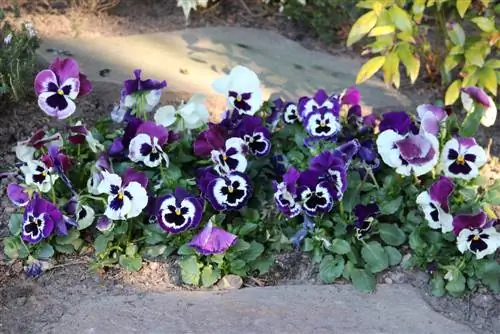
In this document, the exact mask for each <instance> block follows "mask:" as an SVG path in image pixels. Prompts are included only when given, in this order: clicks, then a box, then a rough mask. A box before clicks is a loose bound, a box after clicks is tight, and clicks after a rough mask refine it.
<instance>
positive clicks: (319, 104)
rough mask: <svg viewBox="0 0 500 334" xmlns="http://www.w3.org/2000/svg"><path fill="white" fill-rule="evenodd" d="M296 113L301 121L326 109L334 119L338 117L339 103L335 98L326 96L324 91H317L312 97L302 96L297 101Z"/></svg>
mask: <svg viewBox="0 0 500 334" xmlns="http://www.w3.org/2000/svg"><path fill="white" fill-rule="evenodd" d="M297 108H298V111H299V114H300V117H301V118H302V119H304V120H305V119H306V118H307V117H308V116H309V114H311V113H313V112H316V111H318V110H320V109H326V110H328V111H330V112H331V113H333V115H334V116H335V118H337V117H338V116H339V111H340V102H339V99H338V97H336V96H331V97H330V96H328V94H327V93H326V91H325V90H324V89H319V90H318V91H317V92H316V93H315V94H314V96H312V97H310V96H303V97H301V98H300V99H299V104H298V107H297Z"/></svg>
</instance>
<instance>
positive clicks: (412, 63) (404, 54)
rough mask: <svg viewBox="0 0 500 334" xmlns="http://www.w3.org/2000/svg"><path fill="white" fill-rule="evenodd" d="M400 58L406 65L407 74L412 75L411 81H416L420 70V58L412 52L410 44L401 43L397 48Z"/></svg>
mask: <svg viewBox="0 0 500 334" xmlns="http://www.w3.org/2000/svg"><path fill="white" fill-rule="evenodd" d="M397 52H398V56H399V59H401V61H402V62H403V64H404V65H405V67H406V74H407V75H408V76H409V77H410V81H411V83H412V84H413V83H415V80H417V77H418V73H419V71H420V59H419V58H418V57H417V56H415V55H414V54H413V53H412V50H411V47H410V44H408V43H401V44H400V45H399V46H398V49H397Z"/></svg>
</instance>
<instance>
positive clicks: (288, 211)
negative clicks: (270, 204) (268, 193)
mask: <svg viewBox="0 0 500 334" xmlns="http://www.w3.org/2000/svg"><path fill="white" fill-rule="evenodd" d="M299 177H300V173H299V172H298V171H297V170H296V169H295V168H293V167H292V168H290V169H289V170H288V171H287V172H286V173H285V174H284V175H283V182H281V183H276V182H274V184H273V186H274V191H275V193H274V201H275V203H276V206H277V207H278V209H279V210H280V211H281V212H282V213H283V214H284V215H285V216H286V217H288V218H293V217H295V216H297V215H299V214H300V213H301V211H302V208H301V205H300V203H299V202H298V199H297V181H298V180H299Z"/></svg>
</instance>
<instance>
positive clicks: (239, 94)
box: [212, 65, 262, 116]
mask: <svg viewBox="0 0 500 334" xmlns="http://www.w3.org/2000/svg"><path fill="white" fill-rule="evenodd" d="M212 87H213V88H214V90H215V91H217V92H219V93H221V94H224V95H225V96H226V100H227V106H228V108H229V109H230V110H231V111H236V112H237V113H239V114H246V115H250V116H253V115H254V114H255V113H256V112H257V111H258V110H259V109H260V107H261V106H262V91H261V88H260V80H259V77H258V76H257V74H256V73H255V72H254V71H252V70H251V69H249V68H247V67H245V66H240V65H238V66H236V67H234V68H233V69H231V71H230V72H229V74H228V75H224V76H223V77H221V78H219V79H217V80H215V81H214V82H213V84H212Z"/></svg>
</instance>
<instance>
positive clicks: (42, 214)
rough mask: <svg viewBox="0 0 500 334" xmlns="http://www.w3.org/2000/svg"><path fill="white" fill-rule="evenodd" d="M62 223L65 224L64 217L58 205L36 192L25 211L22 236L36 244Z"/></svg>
mask: <svg viewBox="0 0 500 334" xmlns="http://www.w3.org/2000/svg"><path fill="white" fill-rule="evenodd" d="M61 223H63V224H64V222H63V217H62V214H61V212H60V211H59V210H58V209H57V208H56V206H55V205H54V204H52V203H51V202H49V201H47V200H45V199H43V198H41V197H40V195H39V194H35V195H34V196H33V199H32V200H31V201H30V202H29V203H28V206H27V207H26V210H25V211H24V215H23V224H22V227H21V237H22V239H23V240H24V241H26V242H28V243H30V244H36V243H38V242H40V241H41V240H42V239H46V238H48V237H49V236H50V235H51V234H52V232H53V231H54V228H55V227H56V226H58V228H60V227H61V226H60V225H61ZM64 228H65V226H64ZM60 232H64V229H63V231H61V230H60Z"/></svg>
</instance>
